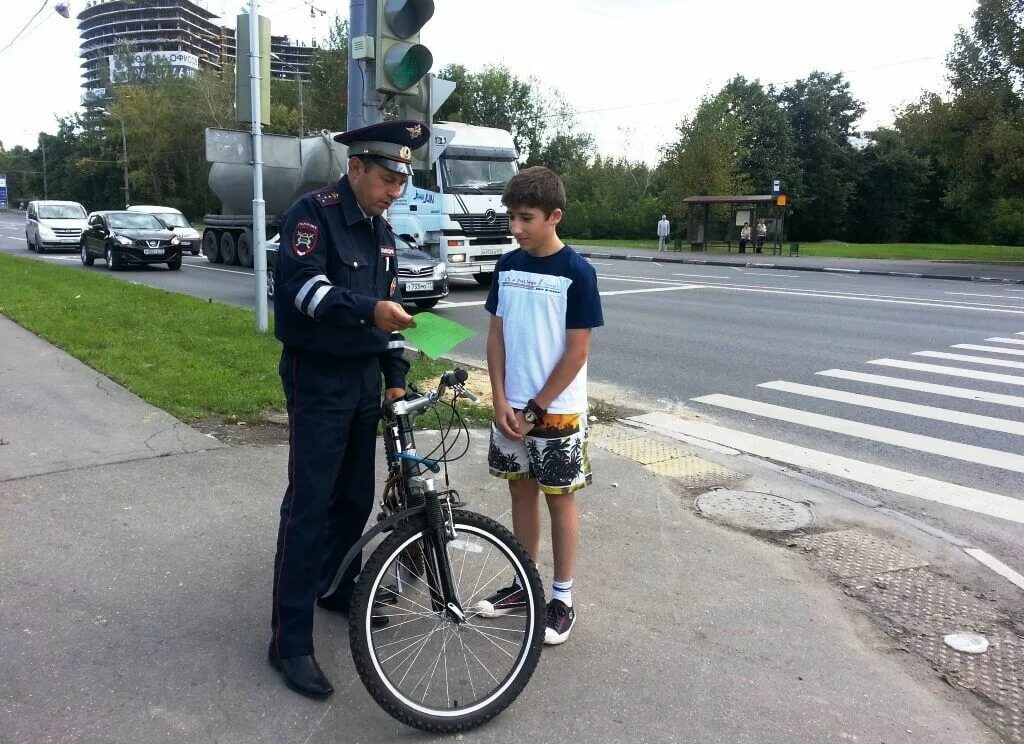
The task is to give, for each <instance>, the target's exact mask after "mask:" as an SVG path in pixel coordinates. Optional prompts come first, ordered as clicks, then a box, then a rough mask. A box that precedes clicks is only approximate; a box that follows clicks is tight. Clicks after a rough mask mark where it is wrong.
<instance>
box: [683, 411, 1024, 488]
mask: <svg viewBox="0 0 1024 744" xmlns="http://www.w3.org/2000/svg"><path fill="white" fill-rule="evenodd" d="M693 400H694V401H696V402H698V403H704V404H705V405H709V406H717V407H719V408H727V409H729V410H732V411H740V412H742V413H749V414H752V415H754V416H763V417H765V418H771V419H775V420H776V421H787V422H789V423H791V424H798V425H800V426H808V427H811V428H813V429H822V430H824V431H829V432H834V433H836V434H844V435H846V436H850V437H857V438H859V439H867V440H868V441H871V442H880V443H881V444H890V445H893V446H894V447H903V448H905V449H911V450H915V451H917V452H926V453H928V454H931V455H939V456H941V457H949V458H951V459H954V460H962V461H963V462H973V463H977V464H978V465H987V466H989V467H993V468H1000V469H1002V470H1009V471H1011V472H1014V473H1024V455H1017V454H1013V453H1011V452H1002V451H1000V450H993V449H988V448H987V447H977V446H975V445H973V444H962V443H960V442H951V441H949V440H946V439H938V438H936V437H928V436H925V435H923V434H913V433H911V432H906V431H900V430H899V429H889V428H887V427H884V426H875V425H874V424H864V423H861V422H859V421H849V420H847V419H842V418H838V417H836V416H825V415H823V414H820V413H811V412H809V411H801V410H798V409H795V408H786V407H785V406H777V405H774V404H772V403H762V402H760V401H757V400H748V399H746V398H737V397H735V396H732V395H721V394H715V395H702V396H700V397H699V398H693Z"/></svg>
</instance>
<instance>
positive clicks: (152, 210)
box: [128, 204, 203, 256]
mask: <svg viewBox="0 0 1024 744" xmlns="http://www.w3.org/2000/svg"><path fill="white" fill-rule="evenodd" d="M128 211H129V212H145V213H146V214H151V215H153V216H154V217H156V218H157V219H158V220H160V221H161V222H162V223H164V224H165V225H166V226H167V229H168V230H170V231H171V232H173V233H174V234H175V235H177V236H178V240H180V241H181V252H182V253H184V252H185V251H188V252H189V253H191V254H192V255H193V256H198V255H199V252H200V251H201V250H202V248H203V236H202V235H200V234H199V231H198V230H196V229H195V228H194V227H192V225H190V224H189V221H188V220H187V219H186V218H185V215H183V214H182V213H181V212H180V211H178V210H177V209H175V208H174V207H154V206H151V205H148V204H138V205H136V206H134V207H128Z"/></svg>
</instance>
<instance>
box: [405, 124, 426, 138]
mask: <svg viewBox="0 0 1024 744" xmlns="http://www.w3.org/2000/svg"><path fill="white" fill-rule="evenodd" d="M405 131H407V132H408V133H409V136H410V137H412V138H413V139H418V138H419V137H422V136H423V127H421V126H420V125H419V124H416V125H415V126H411V127H406V128H405Z"/></svg>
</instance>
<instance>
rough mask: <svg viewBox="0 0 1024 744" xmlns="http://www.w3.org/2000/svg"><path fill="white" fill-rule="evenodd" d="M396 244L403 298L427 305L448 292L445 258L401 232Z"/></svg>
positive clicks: (270, 266)
mask: <svg viewBox="0 0 1024 744" xmlns="http://www.w3.org/2000/svg"><path fill="white" fill-rule="evenodd" d="M277 240H278V239H277V238H276V237H275V238H274V239H273V240H270V241H268V242H267V297H271V298H273V296H274V273H275V270H276V268H277V251H278V244H277ZM395 248H396V251H395V252H396V253H397V254H398V287H399V289H400V291H401V292H402V302H404V303H405V304H407V305H416V307H419V308H423V309H427V308H431V307H433V306H434V305H436V304H437V303H438V301H439V300H441V299H442V298H444V297H447V296H448V270H447V269H446V268H445V265H444V263H443V262H442V261H439V260H438V259H436V258H434V257H433V256H431V255H430V254H429V253H427V252H426V251H421V250H419V249H418V248H414V247H413V246H412V244H411V243H407V242H406V241H405V240H402V238H399V237H397V236H396V238H395Z"/></svg>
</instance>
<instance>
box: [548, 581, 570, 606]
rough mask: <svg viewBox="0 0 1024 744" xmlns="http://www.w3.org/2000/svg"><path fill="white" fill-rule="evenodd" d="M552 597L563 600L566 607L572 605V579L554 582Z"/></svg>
mask: <svg viewBox="0 0 1024 744" xmlns="http://www.w3.org/2000/svg"><path fill="white" fill-rule="evenodd" d="M551 598H552V599H558V600H561V601H562V602H564V603H565V606H566V607H572V579H569V580H568V581H555V582H554V583H552V584H551Z"/></svg>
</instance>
